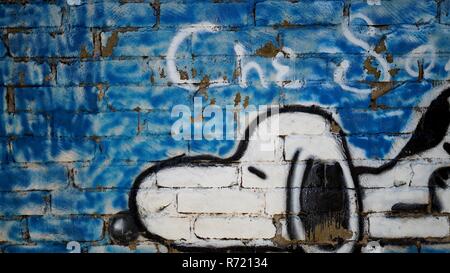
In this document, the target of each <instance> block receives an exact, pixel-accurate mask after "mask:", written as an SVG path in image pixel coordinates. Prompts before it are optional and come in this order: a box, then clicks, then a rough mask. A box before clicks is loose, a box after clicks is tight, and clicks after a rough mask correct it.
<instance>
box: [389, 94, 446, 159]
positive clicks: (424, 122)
mask: <svg viewBox="0 0 450 273" xmlns="http://www.w3.org/2000/svg"><path fill="white" fill-rule="evenodd" d="M449 98H450V88H447V89H445V90H444V91H443V92H442V93H441V94H440V95H439V96H438V97H437V98H436V99H435V100H433V101H432V102H431V104H430V105H429V107H428V110H427V111H426V112H425V114H424V115H423V116H422V118H421V119H420V121H419V123H418V125H417V127H416V129H415V130H414V133H413V135H412V137H411V139H410V140H409V141H408V143H406V145H405V147H403V149H402V150H401V151H400V153H399V154H398V156H397V158H396V159H401V158H404V157H407V156H410V155H414V154H417V153H420V152H423V151H426V150H428V149H431V148H433V147H435V146H436V145H438V144H439V143H440V142H441V141H442V140H443V139H444V137H445V135H446V134H447V130H448V127H449V125H450V105H449V101H448V100H449Z"/></svg>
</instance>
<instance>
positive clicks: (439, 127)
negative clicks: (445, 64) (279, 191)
mask: <svg viewBox="0 0 450 273" xmlns="http://www.w3.org/2000/svg"><path fill="white" fill-rule="evenodd" d="M449 97H450V88H446V89H444V90H443V91H442V92H441V93H440V94H439V96H438V97H437V98H436V99H434V100H433V101H432V102H431V104H430V105H429V107H428V109H427V111H426V112H425V114H423V115H422V117H421V118H420V120H419V123H418V125H417V127H416V129H415V131H414V132H413V134H412V136H411V138H410V139H409V141H408V142H407V144H406V145H405V146H404V147H403V148H402V150H401V151H400V152H399V153H398V155H397V156H396V157H395V158H394V159H392V160H391V161H388V162H387V163H385V164H383V165H381V166H379V167H366V166H357V167H355V166H354V165H353V162H352V158H351V155H350V152H349V148H348V144H347V139H346V134H345V133H344V131H343V130H342V128H341V127H340V125H339V123H337V122H336V121H335V120H334V118H333V117H332V115H331V114H330V113H328V112H327V111H325V110H324V109H322V108H321V107H318V106H303V105H288V106H283V107H280V108H278V113H280V114H281V113H291V112H302V113H308V114H315V115H318V116H321V117H322V118H324V119H325V120H326V121H328V122H329V124H335V125H336V126H337V128H338V132H337V133H335V135H336V138H337V140H338V142H340V144H341V148H342V152H343V153H344V160H346V161H347V163H348V167H349V169H350V174H351V176H352V179H353V183H354V187H355V194H356V203H357V204H356V205H357V213H358V222H359V223H358V226H359V231H360V232H359V236H358V238H357V243H356V244H355V246H354V249H353V250H354V251H355V252H357V251H359V250H360V245H359V244H358V242H360V241H361V239H362V236H363V232H362V231H363V230H364V222H363V218H364V216H363V213H362V212H363V211H364V210H363V203H362V197H361V194H362V193H361V189H360V185H359V176H360V175H362V174H380V173H382V172H384V171H387V170H390V169H392V168H393V167H394V166H395V165H396V164H397V162H398V161H399V160H401V159H403V158H406V157H408V156H411V155H414V154H418V153H421V152H423V151H426V150H428V149H431V148H434V147H436V145H437V144H439V143H440V142H441V141H442V139H443V138H444V137H445V135H446V132H447V130H448V127H449V125H450V110H449V101H448V98H449ZM271 114H272V109H268V111H267V113H265V114H264V115H263V114H261V115H258V116H257V118H256V119H255V120H254V121H252V123H251V124H250V125H249V126H248V127H247V128H246V131H245V137H244V140H241V141H240V142H239V144H238V146H237V149H236V151H235V153H234V154H233V155H232V156H230V157H228V158H221V157H216V156H210V155H200V156H186V155H181V156H178V157H173V158H170V159H167V160H164V161H161V162H159V163H157V164H156V165H154V166H151V167H150V168H147V169H146V170H144V171H143V172H142V173H140V174H139V175H138V176H137V178H136V179H135V181H134V184H133V186H132V190H131V192H130V195H129V200H128V202H129V213H130V214H131V215H132V216H133V219H134V220H135V223H136V225H137V227H138V228H139V230H140V231H141V233H142V234H143V235H144V236H145V237H147V238H148V239H153V240H156V241H159V242H163V243H164V244H165V245H167V246H168V247H172V248H175V249H180V250H182V251H206V250H208V251H213V252H224V251H237V252H241V251H243V252H260V251H261V250H262V251H264V250H271V251H277V250H280V251H286V250H288V251H294V252H295V251H300V252H303V250H302V249H301V247H300V248H298V247H297V245H296V244H290V245H289V246H283V247H281V248H277V247H245V246H244V247H228V248H220V247H218V248H208V247H191V246H183V245H177V244H172V243H171V241H169V240H166V239H164V238H162V237H160V236H157V235H154V234H151V233H149V232H148V231H147V230H146V228H145V227H144V225H143V223H142V222H141V218H140V217H139V212H138V210H137V207H136V195H137V191H138V190H139V187H140V185H141V184H142V182H143V181H144V180H145V178H146V177H147V176H149V175H150V174H152V173H156V172H158V171H159V170H161V169H164V168H170V167H174V166H189V165H194V164H195V165H197V166H198V165H201V166H217V165H227V164H231V163H238V160H239V159H240V158H241V157H242V156H243V155H244V153H245V151H246V149H247V146H248V142H249V141H248V140H249V136H250V135H251V134H252V133H253V131H252V132H250V129H251V128H256V127H257V126H255V125H258V123H260V122H262V121H263V120H264V119H265V118H267V117H269V116H271ZM255 123H256V124H255ZM443 148H444V150H445V151H447V152H449V151H448V150H449V144H448V143H445V144H444V146H443ZM298 153H299V151H297V152H296V154H295V156H294V158H293V161H296V160H297V157H298ZM291 169H292V168H291ZM436 172H437V171H435V172H434V173H433V175H434V174H435V173H436ZM433 175H432V177H433ZM291 176H292V170H290V172H289V174H288V181H287V184H288V185H287V188H292V187H290V185H291V184H292V177H291ZM432 177H430V179H431V178H432ZM435 187H442V185H436V184H433V183H432V182H431V181H430V184H429V188H430V202H431V203H430V205H431V206H432V210H433V211H434V210H436V209H439V208H438V205H437V206H436V203H435V201H434V200H435V199H436V196H435V191H434V190H435ZM290 192H291V191H288V193H290ZM291 198H292V197H291V194H288V196H287V202H289V201H290V199H291ZM394 206H395V205H394ZM402 207H404V206H403V204H398V205H397V206H396V207H393V209H399V211H401V210H402ZM413 207H414V206H413ZM414 209H416V210H417V209H420V208H418V207H414ZM286 217H287V218H288V217H289V211H287V212H286ZM288 222H289V221H288ZM290 229H292V228H290V227H289V224H288V233H290V234H291V233H292V231H291V230H290Z"/></svg>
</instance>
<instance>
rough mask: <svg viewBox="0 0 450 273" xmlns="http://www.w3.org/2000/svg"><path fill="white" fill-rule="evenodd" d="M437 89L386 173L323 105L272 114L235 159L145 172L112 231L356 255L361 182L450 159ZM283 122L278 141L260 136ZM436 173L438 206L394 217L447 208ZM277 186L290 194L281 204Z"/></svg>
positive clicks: (416, 205)
mask: <svg viewBox="0 0 450 273" xmlns="http://www.w3.org/2000/svg"><path fill="white" fill-rule="evenodd" d="M436 90H437V91H434V93H435V94H436V96H435V98H434V100H432V101H431V103H430V104H429V107H428V110H427V112H425V113H424V114H423V116H422V117H421V118H420V119H418V121H416V122H417V124H416V129H415V130H414V133H413V134H412V136H411V137H410V139H409V140H408V142H407V143H406V145H405V146H404V147H403V148H402V149H401V151H400V152H399V153H398V155H397V156H395V158H394V159H393V160H391V161H389V162H387V163H385V164H383V165H381V166H376V167H373V166H372V167H370V166H354V163H353V161H352V156H351V153H350V151H349V148H348V146H347V142H346V135H345V133H344V132H343V130H342V129H341V127H340V126H339V125H338V123H337V122H336V120H335V119H334V118H333V116H332V114H330V113H328V112H327V111H325V110H323V109H321V108H320V107H316V106H301V105H294V106H285V107H281V108H280V109H277V111H274V109H269V110H268V111H267V113H264V115H260V116H258V118H256V119H255V120H254V121H253V125H256V126H249V127H248V128H247V130H246V132H245V138H244V139H243V140H241V141H240V142H239V144H238V146H237V149H236V151H235V153H234V154H233V155H231V156H230V157H227V158H219V157H214V156H209V155H201V156H179V157H175V158H171V159H168V160H166V161H163V162H160V163H159V164H156V165H153V166H151V167H150V168H148V169H146V170H145V171H143V172H142V173H141V174H140V175H139V176H138V177H137V178H136V180H135V182H134V185H133V190H132V191H131V193H130V197H129V211H128V212H124V213H121V214H118V215H117V216H116V217H114V218H113V219H112V222H111V223H110V233H111V235H112V237H113V239H114V240H115V241H116V242H118V243H122V244H128V243H130V242H132V241H133V240H136V238H137V237H138V235H139V234H141V235H143V236H145V237H148V238H151V239H156V240H160V241H163V242H164V243H166V244H170V245H171V246H173V247H179V248H181V249H184V250H193V249H198V248H200V249H205V248H208V249H211V248H213V249H218V250H225V249H228V248H234V249H236V248H243V249H248V250H257V249H268V248H269V249H272V250H283V251H285V250H291V251H295V250H301V251H306V252H350V251H355V250H357V249H358V246H359V241H360V240H361V239H362V235H363V229H364V217H365V216H364V214H363V213H362V212H363V208H364V202H363V198H362V197H363V196H362V195H363V192H362V190H361V186H360V179H361V178H364V177H365V178H367V177H370V176H371V177H373V178H374V179H376V177H377V176H380V175H381V174H383V173H387V172H390V171H393V170H395V168H398V167H399V166H401V165H402V164H403V163H402V162H403V160H405V159H411V158H413V157H414V156H417V155H422V156H426V155H427V154H428V155H431V154H433V155H439V156H442V157H444V158H445V157H448V156H449V154H450V144H449V136H448V130H449V124H450V107H449V97H450V88H448V86H444V87H438V88H437V89H436ZM274 118H277V119H278V120H277V121H278V124H279V128H278V129H279V130H278V131H277V134H275V135H270V136H268V137H267V136H266V137H265V138H264V141H260V140H258V139H256V140H255V139H252V138H251V136H252V135H254V134H258V133H259V131H260V128H264V127H265V123H267V122H269V121H271V120H272V119H274ZM435 167H436V168H435V169H430V168H427V169H424V170H423V172H424V173H422V175H421V177H426V179H427V180H428V181H427V183H428V188H429V198H428V200H427V201H426V202H423V201H420V200H419V201H417V202H414V201H412V202H406V203H405V202H398V203H396V204H394V205H393V206H392V208H391V209H392V211H394V212H395V211H399V210H400V211H409V212H419V213H425V214H426V213H428V214H430V213H435V212H439V211H440V210H441V209H442V207H441V203H440V195H439V192H440V190H442V189H445V188H446V187H447V185H448V178H449V171H450V168H449V167H448V164H447V163H442V164H441V165H439V166H435ZM268 188H270V189H277V190H278V193H280V192H281V193H282V194H279V195H278V196H279V197H280V198H278V199H277V198H273V196H272V197H271V194H272V192H271V191H269V190H267V189H268ZM173 230H177V232H176V234H175V233H174V232H171V231H173Z"/></svg>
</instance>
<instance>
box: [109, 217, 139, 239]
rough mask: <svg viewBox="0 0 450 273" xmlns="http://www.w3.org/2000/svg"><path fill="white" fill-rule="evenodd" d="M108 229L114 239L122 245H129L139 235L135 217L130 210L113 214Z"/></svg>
mask: <svg viewBox="0 0 450 273" xmlns="http://www.w3.org/2000/svg"><path fill="white" fill-rule="evenodd" d="M108 231H109V234H110V236H111V238H112V240H113V241H114V242H115V243H117V244H121V245H128V244H130V243H131V242H133V241H135V240H136V239H137V238H138V236H139V229H138V228H137V226H136V223H135V219H134V217H133V216H131V215H130V214H129V213H128V212H120V213H118V214H116V215H115V216H113V217H112V218H111V220H110V222H109V228H108Z"/></svg>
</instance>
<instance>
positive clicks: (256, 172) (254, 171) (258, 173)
mask: <svg viewBox="0 0 450 273" xmlns="http://www.w3.org/2000/svg"><path fill="white" fill-rule="evenodd" d="M248 171H249V172H251V173H252V174H254V175H256V176H257V177H259V178H261V179H266V178H267V175H266V173H265V172H263V171H261V170H260V169H257V168H255V167H253V166H250V167H248Z"/></svg>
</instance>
